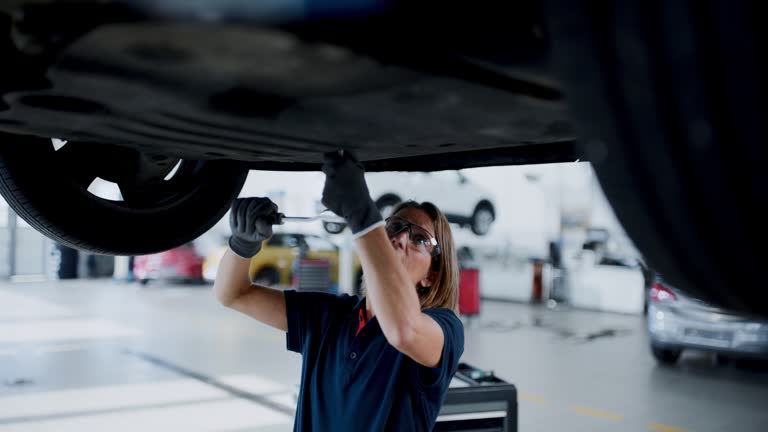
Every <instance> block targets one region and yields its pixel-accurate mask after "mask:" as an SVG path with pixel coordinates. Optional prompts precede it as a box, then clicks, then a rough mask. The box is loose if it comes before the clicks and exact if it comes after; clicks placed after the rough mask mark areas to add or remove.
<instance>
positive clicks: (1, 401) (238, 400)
mask: <svg viewBox="0 0 768 432" xmlns="http://www.w3.org/2000/svg"><path fill="white" fill-rule="evenodd" d="M0 306H1V308H0V432H5V431H41V430H52V431H54V430H55V431H57V432H59V431H92V430H99V431H103V430H109V431H115V430H126V431H134V430H146V431H152V430H220V431H241V430H242V431H245V430H249V431H259V432H276V431H289V430H291V428H292V421H293V418H292V415H291V412H292V409H293V393H294V392H295V389H296V385H297V384H298V380H299V374H300V357H299V356H298V355H296V354H293V353H289V352H287V351H286V350H285V337H284V335H283V334H281V333H280V332H277V331H275V330H271V329H269V328H267V327H265V326H263V325H261V324H259V323H257V322H255V321H253V320H250V319H249V318H247V317H244V316H241V315H239V314H237V313H235V312H232V311H229V310H227V309H225V308H223V307H221V306H219V305H218V304H217V303H216V301H215V300H214V298H213V296H212V293H211V291H210V286H185V287H178V286H168V285H159V284H156V285H149V286H147V287H139V286H138V285H133V284H120V283H113V282H112V281H110V280H97V281H73V282H48V283H16V284H9V283H2V284H0ZM606 330H607V331H606ZM463 360H464V361H465V362H468V363H470V364H473V365H475V366H478V367H481V368H483V369H491V370H494V371H495V372H496V374H497V375H498V376H500V377H501V378H503V379H505V380H507V381H509V382H512V383H514V384H516V385H517V387H518V391H519V395H518V399H519V430H520V431H526V432H530V431H566V430H567V431H575V432H579V431H584V432H587V431H588V432H598V431H649V430H655V431H661V432H680V431H701V432H704V431H723V430H734V431H765V430H768V411H767V410H766V409H765V407H766V402H768V366H766V364H765V363H746V364H742V363H737V364H728V365H725V366H722V365H720V366H719V365H716V364H715V362H714V361H713V359H712V357H711V356H708V355H703V354H700V353H690V354H686V355H685V356H684V357H683V358H682V359H681V362H680V364H679V365H678V366H676V367H673V368H668V367H660V366H657V365H656V363H655V361H654V360H653V358H652V357H651V355H650V354H649V351H648V343H647V339H646V336H645V333H644V330H643V320H642V318H641V317H636V316H624V315H616V314H607V313H598V312H589V311H576V310H557V311H550V310H547V309H545V308H537V307H532V306H529V305H523V304H514V303H500V302H484V303H483V304H482V315H481V316H480V317H478V318H476V319H474V320H473V321H471V322H469V323H468V324H467V326H466V347H465V354H464V359H463Z"/></svg>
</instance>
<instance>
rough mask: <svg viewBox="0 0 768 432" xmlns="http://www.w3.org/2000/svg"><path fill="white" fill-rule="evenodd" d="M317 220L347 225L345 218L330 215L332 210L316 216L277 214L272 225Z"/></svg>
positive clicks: (326, 210)
mask: <svg viewBox="0 0 768 432" xmlns="http://www.w3.org/2000/svg"><path fill="white" fill-rule="evenodd" d="M316 220H323V221H326V222H336V223H346V221H345V220H344V218H342V217H339V216H336V215H335V214H334V213H330V210H328V209H325V210H323V211H321V212H320V213H318V214H317V215H315V216H286V215H284V214H283V213H276V214H275V217H274V219H273V222H272V224H273V225H283V224H285V223H286V222H312V221H316Z"/></svg>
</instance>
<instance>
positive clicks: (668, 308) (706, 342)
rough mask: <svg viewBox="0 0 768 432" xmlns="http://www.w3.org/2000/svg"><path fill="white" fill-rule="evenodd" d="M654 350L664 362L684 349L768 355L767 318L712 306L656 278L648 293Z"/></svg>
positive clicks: (671, 361)
mask: <svg viewBox="0 0 768 432" xmlns="http://www.w3.org/2000/svg"><path fill="white" fill-rule="evenodd" d="M647 321H648V333H649V336H650V342H651V352H652V353H653V356H654V357H656V359H657V360H658V361H659V362H661V363H665V364H673V363H675V362H676V361H677V359H678V358H679V357H680V354H682V352H683V350H684V349H689V348H690V349H697V350H705V351H712V352H716V353H719V354H724V355H727V356H733V357H766V358H768V321H765V320H759V319H755V318H750V317H747V316H744V315H741V314H737V313H734V312H730V311H728V310H724V309H720V308H717V307H715V306H711V305H709V304H707V303H705V302H703V301H701V300H698V299H696V298H693V297H690V296H688V295H685V294H683V293H682V292H680V290H678V289H675V288H673V287H671V286H669V285H668V284H667V283H666V282H665V281H664V280H662V279H661V278H657V279H656V281H655V282H654V283H653V285H652V286H651V289H650V290H649V293H648V314H647Z"/></svg>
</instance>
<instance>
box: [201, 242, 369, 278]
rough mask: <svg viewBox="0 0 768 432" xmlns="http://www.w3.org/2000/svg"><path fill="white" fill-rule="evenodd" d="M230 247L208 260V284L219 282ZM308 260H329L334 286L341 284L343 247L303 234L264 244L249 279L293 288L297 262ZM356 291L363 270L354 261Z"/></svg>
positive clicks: (210, 256)
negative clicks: (340, 248) (224, 259)
mask: <svg viewBox="0 0 768 432" xmlns="http://www.w3.org/2000/svg"><path fill="white" fill-rule="evenodd" d="M226 250H227V247H226V246H222V247H220V248H218V249H215V250H214V251H213V252H212V253H211V254H209V255H208V256H207V257H206V258H205V262H204V263H203V277H204V278H205V280H207V281H214V280H215V279H216V272H217V271H218V268H219V262H220V261H221V258H222V257H223V256H224V252H226ZM302 252H303V253H305V254H306V255H305V257H306V258H310V259H326V260H328V262H329V264H330V276H331V284H332V285H338V283H339V247H338V246H336V245H335V244H333V243H331V242H330V241H328V240H326V239H324V238H322V237H320V236H317V235H314V234H301V233H285V232H284V233H275V234H274V235H273V236H272V237H271V238H270V239H269V240H267V241H266V242H265V243H264V246H263V247H262V249H261V251H260V252H259V253H258V254H257V255H256V256H254V257H253V259H252V260H251V265H250V268H249V275H250V277H251V280H252V281H253V282H254V283H257V284H260V285H266V286H283V287H286V286H290V285H291V284H292V277H293V270H294V268H295V267H294V264H295V263H294V261H295V260H296V259H297V258H298V257H299V255H300V253H302ZM353 266H354V275H355V281H356V283H355V288H356V289H357V288H359V285H360V280H361V278H362V267H361V265H360V261H359V260H358V259H357V256H355V257H354V264H353Z"/></svg>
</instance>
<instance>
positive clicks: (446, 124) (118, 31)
mask: <svg viewBox="0 0 768 432" xmlns="http://www.w3.org/2000/svg"><path fill="white" fill-rule="evenodd" d="M765 18H766V10H765V9H764V8H762V6H761V5H760V4H759V2H730V3H726V2H705V3H702V2H683V3H681V2H657V3H653V4H649V3H648V2H644V1H642V0H632V1H628V2H623V3H622V4H621V6H618V5H616V4H614V3H612V2H597V3H595V2H591V1H584V2H573V1H570V0H551V1H547V2H543V1H534V0H523V1H514V2H512V1H507V0H496V1H493V0H492V1H488V2H482V3H481V4H478V5H474V4H473V5H471V6H468V5H467V4H466V3H463V2H437V1H435V0H412V1H411V0H409V1H400V0H362V1H358V2H347V1H316V2H314V1H310V2H285V3H282V2H281V3H280V7H277V6H276V3H275V2H261V1H253V2H248V1H214V0H200V1H195V2H186V1H179V0H157V1H149V0H114V1H104V0H82V1H77V2H73V1H68V0H7V1H3V2H1V3H0V58H2V59H3V65H4V67H3V68H0V193H2V195H3V196H4V197H5V199H6V200H7V201H8V203H9V205H10V206H11V207H12V208H13V209H14V210H15V211H16V212H17V213H18V214H19V215H20V216H21V217H22V218H24V220H26V221H27V222H28V223H29V224H30V225H31V226H33V227H35V228H36V229H37V230H39V231H40V232H42V233H44V234H45V235H47V236H49V237H50V238H52V239H54V240H56V241H58V242H60V243H63V244H66V245H69V246H72V247H76V248H80V249H85V250H89V251H92V252H97V253H105V254H116V255H141V254H147V253H154V252H158V251H162V250H167V249H169V248H172V247H175V246H179V245H182V244H184V243H187V242H189V241H191V240H193V239H195V238H197V237H198V236H199V235H200V234H202V233H203V232H205V231H206V230H207V229H208V228H210V227H211V226H212V225H213V224H214V223H215V222H216V221H217V220H219V219H220V218H221V217H222V215H223V214H224V213H225V212H226V211H227V209H228V207H229V206H230V203H231V202H232V200H233V199H234V198H235V197H236V196H237V194H238V192H239V190H240V188H241V187H242V184H243V181H244V179H245V175H246V172H247V170H248V169H256V170H279V171H300V170H319V168H320V164H321V161H322V155H323V153H325V152H329V151H336V150H338V149H340V148H347V149H351V150H354V151H355V152H356V153H357V154H358V156H359V158H360V160H361V161H362V163H363V165H364V166H365V168H366V170H367V171H369V172H372V171H442V170H454V169H462V168H470V167H481V166H498V165H516V164H538V163H551V162H565V161H576V160H588V161H590V162H591V163H592V164H593V165H594V167H595V171H596V173H597V175H598V177H599V180H600V183H601V185H602V187H603V189H604V190H605V193H606V196H607V197H608V199H609V201H610V202H611V204H612V206H613V207H614V209H615V211H616V213H617V215H618V217H619V220H620V221H621V222H622V224H623V226H624V228H625V229H626V231H627V233H628V234H629V236H630V237H631V238H632V239H633V240H634V242H635V243H636V245H637V247H638V249H639V250H640V251H641V252H642V253H643V255H644V256H646V257H649V258H648V260H649V261H650V262H649V264H650V265H651V266H652V267H654V268H657V269H659V270H660V271H661V272H663V273H664V274H665V275H666V277H667V278H668V279H669V280H671V281H673V283H674V284H675V286H678V287H680V289H681V290H685V291H686V292H689V293H692V294H695V295H697V296H701V297H703V298H706V299H707V300H708V301H710V302H713V303H717V304H720V305H722V306H724V307H727V308H729V309H737V310H742V311H746V312H751V313H759V314H762V315H763V316H768V291H766V290H763V289H760V288H759V284H757V283H755V282H756V281H759V280H761V278H762V271H761V270H760V269H761V268H762V267H763V263H765V262H766V261H768V260H767V259H766V258H768V257H767V254H768V250H766V248H765V247H764V245H765V244H768V230H765V227H764V223H765V222H764V220H763V217H762V214H761V212H758V211H754V209H760V208H766V207H768V193H767V192H766V191H768V170H765V169H764V167H763V165H764V164H765V161H766V160H768V147H767V146H765V145H762V140H763V139H762V137H764V136H765V129H764V128H765V121H764V119H765V118H766V117H767V114H768V112H766V111H768V109H767V108H766V104H765V100H766V99H768V74H766V73H765V70H764V65H765V64H766V55H768V54H766V53H768V49H766V46H765V41H766V40H768V38H766V37H764V36H765V35H764V34H763V33H764V32H765V26H764V24H763V23H764V22H765ZM52 138H56V139H60V140H61V141H57V145H56V146H54V145H52V142H51V139H52ZM65 141H66V144H64V145H63V146H62V145H61V144H62V143H64V142H65ZM96 178H101V179H103V180H105V181H109V182H112V183H115V184H117V185H118V186H119V188H120V192H121V195H122V200H120V201H109V200H105V199H102V198H99V197H97V196H95V195H93V194H91V193H89V192H88V187H89V185H90V184H91V183H92V182H93V181H94V179H96ZM500 198H501V197H500ZM734 251H739V253H734Z"/></svg>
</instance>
